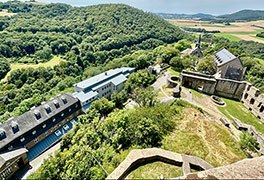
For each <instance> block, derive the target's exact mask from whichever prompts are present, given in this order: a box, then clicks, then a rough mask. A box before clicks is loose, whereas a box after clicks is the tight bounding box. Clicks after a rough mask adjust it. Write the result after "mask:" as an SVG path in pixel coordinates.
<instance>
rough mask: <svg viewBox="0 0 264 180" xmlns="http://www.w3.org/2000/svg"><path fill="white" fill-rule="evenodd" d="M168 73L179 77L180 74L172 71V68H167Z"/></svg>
mask: <svg viewBox="0 0 264 180" xmlns="http://www.w3.org/2000/svg"><path fill="white" fill-rule="evenodd" d="M168 71H169V72H170V74H171V75H173V76H179V75H180V73H181V72H179V71H175V70H174V69H172V67H170V68H168Z"/></svg>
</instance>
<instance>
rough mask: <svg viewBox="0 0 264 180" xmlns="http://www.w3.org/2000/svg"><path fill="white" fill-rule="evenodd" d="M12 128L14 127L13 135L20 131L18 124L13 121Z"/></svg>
mask: <svg viewBox="0 0 264 180" xmlns="http://www.w3.org/2000/svg"><path fill="white" fill-rule="evenodd" d="M11 127H12V130H13V133H17V132H18V131H19V127H18V124H17V122H15V121H12V122H11Z"/></svg>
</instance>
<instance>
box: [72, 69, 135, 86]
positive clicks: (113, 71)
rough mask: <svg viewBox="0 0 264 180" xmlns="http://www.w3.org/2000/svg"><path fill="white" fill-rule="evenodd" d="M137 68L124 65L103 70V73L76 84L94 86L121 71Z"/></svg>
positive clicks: (125, 71)
mask: <svg viewBox="0 0 264 180" xmlns="http://www.w3.org/2000/svg"><path fill="white" fill-rule="evenodd" d="M134 69H135V68H128V67H122V68H116V69H111V70H108V71H106V72H103V73H101V74H98V75H96V76H93V77H91V78H89V79H86V80H84V81H81V82H79V83H77V84H75V86H77V87H79V88H82V89H85V88H88V87H90V86H93V85H94V84H96V83H100V82H102V81H104V80H106V79H108V78H111V77H113V76H115V75H117V74H119V73H127V71H131V72H132V71H134Z"/></svg>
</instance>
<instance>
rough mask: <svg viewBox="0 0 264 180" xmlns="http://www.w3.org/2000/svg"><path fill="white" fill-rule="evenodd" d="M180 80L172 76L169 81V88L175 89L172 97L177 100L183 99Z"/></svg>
mask: <svg viewBox="0 0 264 180" xmlns="http://www.w3.org/2000/svg"><path fill="white" fill-rule="evenodd" d="M179 80H180V78H179V77H178V76H170V77H169V78H168V79H167V81H168V83H167V84H168V85H167V87H168V88H174V89H173V92H172V96H173V97H175V98H179V97H181V86H180V83H179V82H178V81H179Z"/></svg>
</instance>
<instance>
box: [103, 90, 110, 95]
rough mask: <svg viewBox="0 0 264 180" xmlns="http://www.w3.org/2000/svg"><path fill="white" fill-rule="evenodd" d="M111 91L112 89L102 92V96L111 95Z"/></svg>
mask: <svg viewBox="0 0 264 180" xmlns="http://www.w3.org/2000/svg"><path fill="white" fill-rule="evenodd" d="M109 93H111V90H108V91H106V92H105V93H103V94H102V96H106V95H109Z"/></svg>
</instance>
